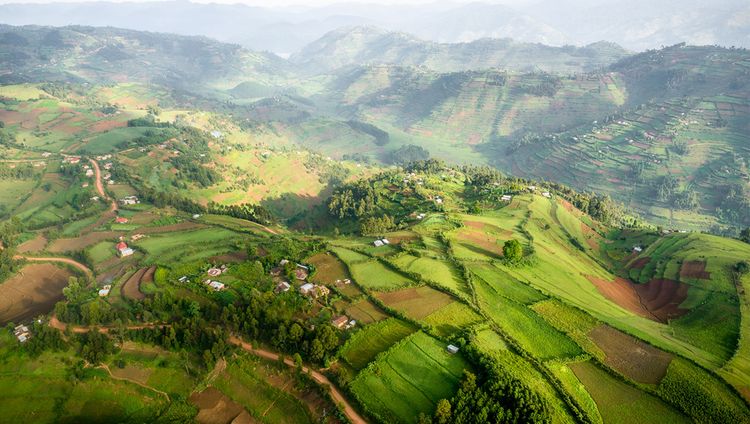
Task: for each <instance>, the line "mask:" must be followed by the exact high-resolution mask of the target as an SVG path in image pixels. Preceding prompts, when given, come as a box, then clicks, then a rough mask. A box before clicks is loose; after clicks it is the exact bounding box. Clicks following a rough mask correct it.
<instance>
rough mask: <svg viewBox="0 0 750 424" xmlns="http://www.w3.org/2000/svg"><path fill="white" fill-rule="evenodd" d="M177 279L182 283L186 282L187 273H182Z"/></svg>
mask: <svg viewBox="0 0 750 424" xmlns="http://www.w3.org/2000/svg"><path fill="white" fill-rule="evenodd" d="M177 281H179V282H180V283H183V284H184V283H187V282H188V281H189V280H188V276H187V275H183V276H182V277H180V278H178V279H177Z"/></svg>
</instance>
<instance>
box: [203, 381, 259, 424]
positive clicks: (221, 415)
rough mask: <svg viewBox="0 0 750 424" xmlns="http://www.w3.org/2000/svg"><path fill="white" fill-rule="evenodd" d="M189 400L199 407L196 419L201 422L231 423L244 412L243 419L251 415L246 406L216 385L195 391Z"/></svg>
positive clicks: (211, 423) (208, 423)
mask: <svg viewBox="0 0 750 424" xmlns="http://www.w3.org/2000/svg"><path fill="white" fill-rule="evenodd" d="M189 400H190V403H192V404H193V405H195V406H196V407H198V409H199V411H198V416H197V417H195V420H196V421H197V422H198V423H200V424H229V423H232V422H233V421H234V419H235V418H238V417H239V416H240V415H243V412H244V415H245V416H243V419H244V418H247V417H249V414H248V413H247V411H245V408H243V407H242V406H241V405H240V404H238V403H237V402H235V401H233V400H232V399H230V398H229V397H228V396H226V395H225V394H224V393H222V392H220V391H219V390H217V389H216V388H214V387H208V388H207V389H205V390H203V391H202V392H200V393H193V394H192V395H190V398H189ZM246 422H247V421H246ZM250 422H252V421H250Z"/></svg>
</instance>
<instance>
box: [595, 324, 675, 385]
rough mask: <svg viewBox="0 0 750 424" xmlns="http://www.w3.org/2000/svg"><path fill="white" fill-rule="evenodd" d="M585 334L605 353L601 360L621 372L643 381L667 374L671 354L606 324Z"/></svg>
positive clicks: (651, 380) (649, 382) (655, 381)
mask: <svg viewBox="0 0 750 424" xmlns="http://www.w3.org/2000/svg"><path fill="white" fill-rule="evenodd" d="M588 335H589V337H591V340H593V341H594V343H596V345H597V346H598V347H599V348H600V349H601V350H602V351H603V352H604V353H605V355H606V357H605V359H604V363H605V364H607V365H608V366H610V367H612V368H613V369H614V370H616V371H617V372H619V373H621V374H622V375H624V376H626V377H628V378H630V379H632V380H634V381H637V382H639V383H646V384H659V382H660V381H661V379H662V378H664V376H665V375H667V368H668V367H669V363H670V362H672V355H671V354H670V353H667V352H664V351H663V350H660V349H657V348H655V347H653V346H651V345H650V344H648V343H646V342H644V341H641V340H638V339H636V338H635V337H632V336H629V335H627V334H625V333H623V332H621V331H618V330H616V329H614V328H612V327H610V326H608V325H600V326H598V327H595V328H594V329H593V330H591V331H590V332H589V334H588Z"/></svg>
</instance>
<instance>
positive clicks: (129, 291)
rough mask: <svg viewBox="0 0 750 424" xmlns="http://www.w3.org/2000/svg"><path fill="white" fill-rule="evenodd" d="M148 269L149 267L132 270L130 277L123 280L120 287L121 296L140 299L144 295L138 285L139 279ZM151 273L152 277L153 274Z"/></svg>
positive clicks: (139, 284) (139, 283)
mask: <svg viewBox="0 0 750 424" xmlns="http://www.w3.org/2000/svg"><path fill="white" fill-rule="evenodd" d="M149 269H151V268H141V269H139V270H138V271H136V272H134V273H133V275H131V276H130V278H128V280H127V281H126V282H125V284H123V285H122V288H121V289H120V290H121V293H122V295H123V297H127V298H128V299H135V300H142V299H144V298H145V297H146V296H144V295H143V293H141V290H140V286H141V279H142V278H143V276H144V275H145V274H146V272H148V270H149ZM151 275H152V277H153V274H151Z"/></svg>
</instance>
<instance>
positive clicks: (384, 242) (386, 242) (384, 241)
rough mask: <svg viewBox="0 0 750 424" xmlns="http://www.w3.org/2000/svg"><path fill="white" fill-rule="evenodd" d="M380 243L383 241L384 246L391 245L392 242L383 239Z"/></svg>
mask: <svg viewBox="0 0 750 424" xmlns="http://www.w3.org/2000/svg"><path fill="white" fill-rule="evenodd" d="M380 241H381V242H383V244H391V242H390V241H388V239H387V238H383V239H382V240H380Z"/></svg>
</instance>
